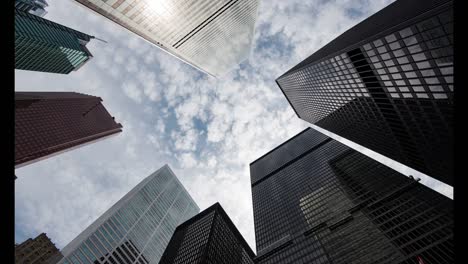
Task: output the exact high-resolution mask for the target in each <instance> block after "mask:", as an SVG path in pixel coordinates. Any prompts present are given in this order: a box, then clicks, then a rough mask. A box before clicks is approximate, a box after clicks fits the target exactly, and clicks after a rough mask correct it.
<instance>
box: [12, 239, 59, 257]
mask: <svg viewBox="0 0 468 264" xmlns="http://www.w3.org/2000/svg"><path fill="white" fill-rule="evenodd" d="M60 255H61V254H60V252H59V250H58V249H57V247H55V244H54V243H52V241H51V240H50V238H49V237H48V236H47V234H46V233H41V234H40V235H38V236H37V237H36V238H34V239H31V238H28V239H27V240H25V241H24V242H22V243H21V244H19V245H15V264H43V263H50V264H52V262H47V261H48V260H49V259H51V258H52V259H60V257H58V258H57V256H60ZM54 263H56V262H54Z"/></svg>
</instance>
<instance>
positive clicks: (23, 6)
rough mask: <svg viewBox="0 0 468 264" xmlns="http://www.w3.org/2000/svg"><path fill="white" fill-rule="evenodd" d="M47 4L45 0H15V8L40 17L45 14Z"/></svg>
mask: <svg viewBox="0 0 468 264" xmlns="http://www.w3.org/2000/svg"><path fill="white" fill-rule="evenodd" d="M48 6H49V5H48V4H47V2H46V1H45V0H15V7H16V8H18V9H20V10H22V11H25V12H29V13H31V14H33V15H36V16H40V17H43V16H45V14H47V11H46V10H45V8H46V7H48Z"/></svg>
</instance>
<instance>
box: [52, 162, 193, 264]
mask: <svg viewBox="0 0 468 264" xmlns="http://www.w3.org/2000/svg"><path fill="white" fill-rule="evenodd" d="M199 211H200V209H199V208H198V206H197V205H196V203H195V202H194V201H193V199H192V198H191V196H190V195H189V193H188V192H187V191H186V190H185V188H184V186H183V185H182V184H181V183H180V181H179V180H178V179H177V177H176V176H175V175H174V173H173V172H172V171H171V169H170V168H169V166H167V165H165V166H164V167H162V168H161V169H159V170H157V171H156V172H154V173H153V174H151V175H150V176H148V177H147V178H146V179H144V180H143V181H142V182H141V183H139V184H138V185H137V186H136V187H135V188H133V189H132V190H131V191H130V192H129V193H127V194H126V195H125V196H124V197H122V198H121V199H120V200H119V201H118V202H117V203H116V204H114V205H113V206H112V207H111V208H110V209H109V210H107V211H106V212H105V213H104V214H103V215H102V216H101V217H99V218H98V219H97V220H96V221H95V222H94V223H93V224H91V225H90V226H89V227H88V228H86V229H85V230H84V231H83V232H82V233H81V234H80V235H78V236H77V237H76V238H75V239H74V240H72V241H71V242H70V244H68V245H67V246H65V247H64V248H63V250H62V254H63V255H64V259H62V260H61V261H60V262H59V264H93V263H94V264H98V263H102V264H108V263H109V264H157V263H158V262H159V259H160V258H161V255H162V254H163V252H164V249H165V248H166V246H167V244H168V242H169V240H170V239H171V236H172V234H173V232H174V230H175V229H176V227H177V226H178V225H179V224H180V223H182V222H184V221H185V220H187V219H189V218H190V217H192V216H194V215H195V214H197V213H198V212H199Z"/></svg>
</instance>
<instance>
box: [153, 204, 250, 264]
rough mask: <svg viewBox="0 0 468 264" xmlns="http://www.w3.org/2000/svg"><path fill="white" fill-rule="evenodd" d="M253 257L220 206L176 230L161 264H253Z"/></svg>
mask: <svg viewBox="0 0 468 264" xmlns="http://www.w3.org/2000/svg"><path fill="white" fill-rule="evenodd" d="M254 256H255V255H254V253H253V252H252V250H251V249H250V247H249V245H248V244H247V242H245V240H244V238H243V237H242V235H241V234H240V233H239V231H238V230H237V228H236V227H235V225H234V224H233V223H232V221H231V219H229V217H228V215H227V214H226V212H225V211H224V209H223V208H222V207H221V205H220V204H219V203H216V204H214V205H212V206H210V207H208V208H207V209H205V210H204V211H203V212H201V213H199V214H197V215H196V216H194V217H192V218H191V219H189V220H187V221H186V222H185V223H183V224H181V225H180V226H178V227H177V229H176V231H175V232H174V235H173V236H172V238H171V241H170V242H169V245H168V246H167V248H166V251H164V255H163V257H162V258H161V261H160V262H159V263H160V264H176V263H177V264H186V263H190V264H208V263H211V264H254V261H253V259H254Z"/></svg>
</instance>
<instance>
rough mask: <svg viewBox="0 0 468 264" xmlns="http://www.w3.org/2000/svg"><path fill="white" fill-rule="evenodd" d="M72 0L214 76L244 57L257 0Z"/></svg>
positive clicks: (233, 65)
mask: <svg viewBox="0 0 468 264" xmlns="http://www.w3.org/2000/svg"><path fill="white" fill-rule="evenodd" d="M76 2H78V3H80V4H83V5H84V6H86V7H88V8H90V9H92V10H94V11H96V12H97V13H99V14H101V15H103V16H104V17H107V18H108V19H110V20H112V21H114V22H115V23H117V24H119V25H121V26H123V27H124V28H126V29H128V30H130V31H131V32H133V33H135V34H137V35H139V36H140V37H142V38H144V39H145V40H147V41H149V42H151V43H152V44H154V45H156V46H157V47H159V48H161V49H163V50H164V51H166V52H168V53H170V54H172V55H174V56H176V57H177V58H179V59H181V60H183V61H184V62H186V63H188V64H190V65H192V66H194V67H196V68H198V69H200V70H202V71H204V72H206V73H208V74H211V75H214V76H220V75H222V74H224V73H226V72H227V71H229V70H230V69H232V68H233V67H235V66H236V65H237V64H239V63H240V62H242V61H243V60H244V59H246V58H247V56H248V54H249V52H250V46H251V44H252V40H253V33H254V25H255V20H256V16H257V8H258V4H259V0H242V1H238V0H200V1H176V0H141V1H134V0H106V1H104V0H76Z"/></svg>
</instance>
